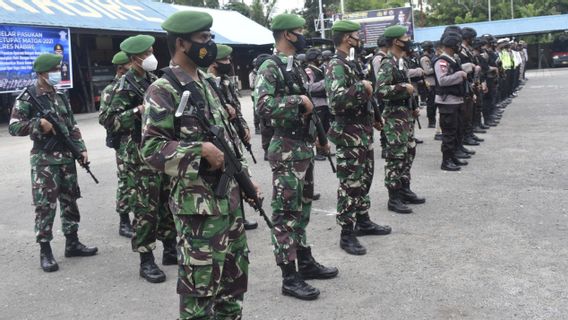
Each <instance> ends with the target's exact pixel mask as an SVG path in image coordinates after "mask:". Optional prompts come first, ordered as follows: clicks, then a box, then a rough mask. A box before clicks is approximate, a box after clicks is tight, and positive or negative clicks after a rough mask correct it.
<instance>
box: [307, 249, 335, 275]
mask: <svg viewBox="0 0 568 320" xmlns="http://www.w3.org/2000/svg"><path fill="white" fill-rule="evenodd" d="M297 254H298V271H299V273H300V276H302V279H304V280H310V279H331V278H335V277H336V276H337V274H338V273H339V270H337V268H335V267H326V266H323V265H321V264H319V263H318V262H317V261H316V259H314V257H313V256H312V248H310V247H307V248H301V247H300V248H298V251H297Z"/></svg>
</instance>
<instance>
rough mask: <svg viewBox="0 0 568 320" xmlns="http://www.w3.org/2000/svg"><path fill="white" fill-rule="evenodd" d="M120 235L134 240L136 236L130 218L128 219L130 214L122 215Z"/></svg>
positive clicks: (119, 228) (119, 226) (119, 227)
mask: <svg viewBox="0 0 568 320" xmlns="http://www.w3.org/2000/svg"><path fill="white" fill-rule="evenodd" d="M118 234H119V235H121V236H123V237H126V238H132V237H133V236H134V230H133V229H132V225H131V224H130V218H129V217H128V214H121V215H120V224H119V225H118Z"/></svg>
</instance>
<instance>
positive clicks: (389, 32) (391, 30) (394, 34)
mask: <svg viewBox="0 0 568 320" xmlns="http://www.w3.org/2000/svg"><path fill="white" fill-rule="evenodd" d="M407 31H408V30H407V29H406V27H403V26H399V25H396V26H390V27H388V28H386V29H385V33H384V34H383V35H384V36H385V38H400V37H402V36H403V35H405V34H406V32H407Z"/></svg>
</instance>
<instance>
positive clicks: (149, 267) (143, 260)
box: [140, 252, 166, 283]
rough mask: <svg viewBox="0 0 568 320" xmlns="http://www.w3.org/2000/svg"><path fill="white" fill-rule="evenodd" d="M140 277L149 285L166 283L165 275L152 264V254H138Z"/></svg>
mask: <svg viewBox="0 0 568 320" xmlns="http://www.w3.org/2000/svg"><path fill="white" fill-rule="evenodd" d="M140 276H141V277H142V278H144V279H146V281H148V282H151V283H160V282H164V281H166V274H165V273H164V272H163V271H162V270H160V268H158V266H157V265H156V263H155V262H154V254H153V253H152V252H144V253H140Z"/></svg>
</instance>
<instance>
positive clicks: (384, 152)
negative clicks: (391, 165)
mask: <svg viewBox="0 0 568 320" xmlns="http://www.w3.org/2000/svg"><path fill="white" fill-rule="evenodd" d="M386 158H387V149H385V148H383V150H382V151H381V159H386Z"/></svg>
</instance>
